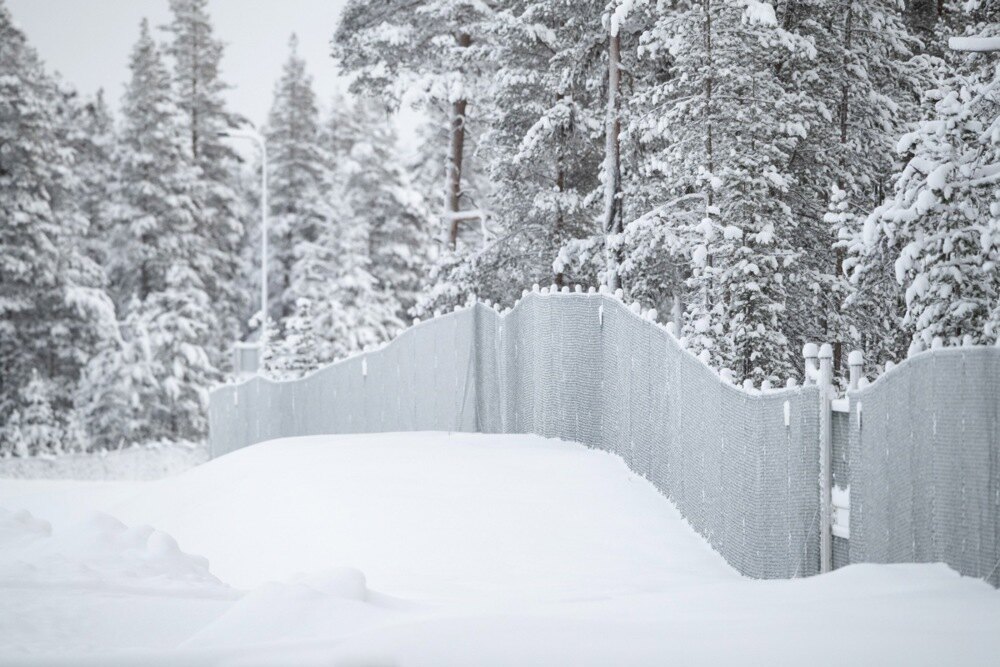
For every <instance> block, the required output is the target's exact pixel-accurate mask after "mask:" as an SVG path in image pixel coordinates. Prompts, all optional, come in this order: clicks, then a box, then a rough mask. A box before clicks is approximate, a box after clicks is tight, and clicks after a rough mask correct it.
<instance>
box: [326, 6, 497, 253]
mask: <svg viewBox="0 0 1000 667" xmlns="http://www.w3.org/2000/svg"><path fill="white" fill-rule="evenodd" d="M492 4H493V3H491V2H469V1H468V0H431V1H430V2H421V3H413V2H409V1H407V0H390V1H389V2H382V3H371V2H366V1H365V0H351V2H349V3H348V4H347V5H346V6H345V8H344V12H343V14H342V15H341V20H340V24H339V25H338V27H337V32H336V34H335V35H334V39H333V50H334V58H335V59H336V60H337V61H338V62H339V63H340V66H341V70H342V71H343V72H344V73H345V74H347V75H349V76H351V77H352V78H353V81H352V91H353V92H356V93H361V94H366V95H368V96H372V97H376V98H378V99H381V100H382V101H383V102H384V103H385V104H386V106H387V107H389V108H390V109H395V108H397V107H398V105H399V103H400V101H401V99H402V97H403V94H404V93H406V92H407V91H413V90H422V91H424V95H423V104H424V106H425V108H430V109H431V110H432V112H434V111H437V112H438V113H440V112H441V111H443V109H442V108H443V107H447V112H446V113H447V118H448V120H447V133H446V134H445V136H444V141H443V142H442V143H441V144H440V145H439V146H438V147H437V150H435V151H434V154H435V155H436V156H440V158H441V159H440V160H439V161H440V162H442V163H444V165H445V173H444V176H445V178H444V186H445V187H444V189H443V193H442V195H443V196H442V197H441V200H442V203H443V211H442V220H441V222H442V225H443V227H444V230H443V231H444V239H443V241H444V244H445V245H446V246H447V247H448V248H450V249H452V250H455V249H457V246H458V241H459V237H460V235H461V230H462V226H463V223H466V224H468V223H469V222H471V221H476V220H478V219H479V217H480V216H479V215H470V213H468V211H469V209H470V208H472V207H473V204H472V202H473V201H475V199H476V197H477V195H478V194H479V193H476V192H473V191H471V190H470V188H469V186H470V185H471V184H472V182H473V181H472V180H471V179H470V178H469V174H470V172H471V171H473V168H472V165H470V164H469V156H470V155H472V154H473V151H470V150H467V144H469V143H471V142H470V138H471V137H470V130H471V129H472V127H473V125H474V123H473V122H472V121H474V120H475V116H474V115H473V114H474V110H475V107H476V105H477V104H478V102H479V98H478V93H477V88H478V85H479V83H480V81H481V80H482V79H483V78H484V75H485V74H487V72H486V71H484V70H485V69H486V64H485V63H483V62H482V61H481V60H477V59H475V56H474V54H473V49H472V48H470V47H472V46H473V45H474V44H476V43H477V41H478V40H481V39H483V38H484V37H485V36H484V35H483V34H481V33H480V32H478V30H477V28H478V27H479V25H480V21H481V20H482V18H483V17H484V16H486V15H488V14H489V13H490V12H491V5H492ZM417 84H419V85H417Z"/></svg>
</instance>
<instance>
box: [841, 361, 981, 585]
mask: <svg viewBox="0 0 1000 667" xmlns="http://www.w3.org/2000/svg"><path fill="white" fill-rule="evenodd" d="M848 396H849V403H850V410H849V413H848V417H849V433H848V438H849V466H850V475H851V500H850V503H851V508H850V526H851V536H850V560H851V562H855V563H859V562H878V563H892V562H939V561H940V562H945V563H948V564H949V565H950V566H952V567H954V568H955V569H956V570H958V571H959V572H961V573H962V574H965V575H969V576H974V577H980V578H985V579H987V580H988V581H990V583H992V584H993V585H994V586H1000V426H998V418H1000V415H998V411H1000V348H988V347H972V348H953V349H936V350H932V351H929V352H924V353H922V354H919V355H917V356H915V357H913V358H911V359H909V360H907V361H906V362H904V363H903V364H901V365H900V366H898V367H896V368H894V369H893V370H891V371H889V372H888V373H886V374H885V375H883V376H882V377H881V378H879V379H878V380H877V381H876V382H874V383H873V384H871V385H869V386H867V387H865V388H862V389H859V390H857V391H853V392H849V394H848Z"/></svg>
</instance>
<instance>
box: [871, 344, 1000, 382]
mask: <svg viewBox="0 0 1000 667" xmlns="http://www.w3.org/2000/svg"><path fill="white" fill-rule="evenodd" d="M973 350H984V351H986V352H985V354H996V355H1000V338H997V342H996V344H994V345H977V344H976V343H975V341H974V340H973V339H972V336H969V335H966V336H963V337H962V340H960V341H951V345H948V342H947V341H945V340H944V339H942V338H940V337H936V338H934V339H933V340H932V341H931V347H930V349H927V348H926V347H925V346H924V345H923V343H920V342H915V343H913V344H911V345H910V347H909V349H908V350H907V353H906V359H904V360H903V361H901V362H899V363H896V362H895V361H887V362H886V364H885V368H884V369H883V370H882V372H881V373H879V374H878V375H877V376H876V377H875V378H873V379H871V380H868V379H867V378H865V379H862V381H861V383H860V384H859V387H858V389H857V390H854V391H860V390H861V389H866V388H868V387H872V386H875V385H876V384H879V383H881V382H882V381H883V380H884V379H885V378H886V377H888V376H892V375H896V374H897V373H899V372H901V371H900V369H902V368H906V367H908V366H910V365H911V364H912V363H922V360H924V359H928V358H933V357H936V356H944V357H961V356H963V355H965V354H967V353H968V352H970V351H973ZM851 354H853V352H852V353H851Z"/></svg>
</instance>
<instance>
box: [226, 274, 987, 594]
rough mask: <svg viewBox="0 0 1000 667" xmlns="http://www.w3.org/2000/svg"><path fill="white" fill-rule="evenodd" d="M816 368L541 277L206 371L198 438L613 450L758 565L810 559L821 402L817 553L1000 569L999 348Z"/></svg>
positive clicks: (694, 520) (802, 568) (744, 568)
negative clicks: (396, 323) (754, 357)
mask: <svg viewBox="0 0 1000 667" xmlns="http://www.w3.org/2000/svg"><path fill="white" fill-rule="evenodd" d="M813 348H815V346H807V366H811V367H812V368H813V373H812V374H809V373H807V375H809V376H810V378H818V377H819V375H818V374H817V373H816V372H815V369H816V368H819V367H822V366H823V363H826V364H827V365H829V362H830V358H829V357H830V356H831V355H829V354H824V353H823V350H822V349H820V350H819V356H820V357H823V358H822V359H819V364H818V365H817V359H816V356H817V350H816V349H813ZM856 361H857V363H856V366H857V368H856V370H857V371H858V373H857V375H860V364H861V360H860V358H858V359H857V360H856ZM852 363H853V362H852ZM824 378H825V376H824ZM855 380H857V378H855ZM821 384H822V385H823V386H817V385H816V384H807V385H805V386H802V387H793V388H789V389H781V390H766V391H757V390H754V389H750V390H747V389H743V388H738V387H735V386H733V385H732V384H730V383H729V382H727V381H725V380H724V379H722V378H721V377H720V374H719V373H717V372H716V371H714V370H712V369H711V368H709V367H708V366H706V365H705V364H704V363H702V362H701V361H700V360H698V359H697V358H696V357H695V356H694V355H692V354H691V353H690V352H688V351H687V350H685V349H683V347H682V344H681V343H680V342H679V341H678V340H677V339H676V338H674V337H673V336H672V335H670V334H669V333H667V331H666V329H665V328H664V327H662V326H659V325H657V324H654V323H652V322H650V321H648V320H646V319H644V318H643V317H641V316H640V315H639V314H637V313H636V312H633V310H632V309H629V308H627V307H626V306H625V305H623V304H622V303H621V302H620V301H618V300H617V299H615V298H612V297H610V296H607V295H601V294H582V293H577V294H555V293H545V291H542V292H541V293H539V292H535V293H531V294H528V295H527V296H526V297H525V298H523V299H522V300H521V301H520V302H519V303H518V305H517V306H516V307H515V308H514V309H513V310H511V311H509V312H507V313H506V314H504V315H500V314H498V313H497V312H495V311H494V310H493V309H490V308H488V307H487V306H485V305H483V304H476V305H475V306H474V307H472V308H468V309H465V310H462V311H459V312H456V313H452V314H449V315H446V316H444V317H439V318H435V319H434V320H431V321H429V322H425V323H421V324H419V325H417V326H414V327H411V328H410V329H408V330H407V331H405V332H404V333H403V334H401V335H400V336H399V337H398V338H397V339H396V340H394V341H393V342H392V343H390V344H389V345H387V346H385V347H384V348H382V349H380V350H377V351H374V352H370V353H366V354H363V355H358V356H356V357H352V358H350V359H347V360H345V361H341V362H338V363H336V364H333V365H331V366H328V367H326V368H323V369H320V370H318V371H316V372H315V373H313V374H311V375H309V376H307V377H305V378H303V379H301V380H297V381H292V382H271V381H269V380H266V379H262V378H259V377H258V378H254V379H252V380H250V381H248V382H244V383H242V384H239V385H235V386H226V387H223V388H220V389H218V390H216V391H215V392H213V394H212V400H211V408H210V431H211V448H212V454H213V456H219V455H221V454H224V453H226V452H229V451H232V450H233V449H237V448H239V447H243V446H246V445H249V444H253V443H255V442H261V441H263V440H268V439H272V438H278V437H288V436H296V435H311V434H320V433H350V432H373V431H410V430H445V431H453V430H462V431H481V432H490V433H537V434H539V435H543V436H548V437H558V438H563V439H567V440H574V441H578V442H582V443H584V444H587V445H589V446H591V447H596V448H600V449H604V450H607V451H609V452H613V453H615V454H618V455H619V456H621V457H622V458H623V459H624V461H625V462H626V463H627V464H628V466H629V467H630V468H631V469H632V470H633V471H635V472H636V473H637V474H640V475H642V476H644V477H646V478H647V479H649V480H650V481H651V482H652V483H653V484H654V485H655V486H656V488H657V489H659V490H660V491H661V492H662V493H663V494H665V495H666V496H668V497H669V498H671V499H672V500H673V501H674V503H675V504H676V505H677V507H678V509H679V510H680V511H681V513H682V514H683V515H684V516H685V517H686V518H687V519H688V521H689V522H690V523H691V525H692V526H693V527H694V528H695V529H696V530H697V531H698V532H699V533H701V534H702V535H703V536H705V538H706V539H707V540H708V541H709V543H710V544H711V545H712V546H713V547H714V548H715V549H717V550H718V551H719V552H720V553H721V554H722V555H723V556H724V557H725V558H726V560H727V561H728V562H730V563H731V564H732V565H733V566H734V567H735V568H736V569H738V570H739V571H740V572H742V573H743V574H746V575H750V576H754V577H762V578H773V577H795V576H804V575H808V574H813V573H816V572H817V571H819V570H820V568H821V558H820V549H821V536H822V532H823V530H824V524H826V523H828V522H827V521H826V520H825V518H824V516H823V509H822V508H823V506H824V505H825V503H824V501H823V497H824V496H825V494H824V493H823V492H822V490H821V489H820V481H821V480H820V477H821V475H820V458H821V456H820V451H821V447H823V446H824V445H823V442H825V440H824V438H823V433H822V426H821V425H822V423H823V422H824V421H825V420H829V423H830V445H829V447H830V457H831V464H832V465H831V470H830V482H831V483H832V485H833V487H834V491H833V494H832V495H833V500H832V505H833V506H834V507H832V508H830V509H831V511H835V512H836V522H835V526H836V527H835V529H834V532H835V536H834V537H833V538H832V560H833V565H834V566H842V565H845V564H847V563H849V562H852V563H857V562H870V561H876V562H898V561H945V562H947V563H949V564H950V565H952V566H953V567H955V568H956V569H958V570H959V571H960V572H962V573H963V574H969V575H973V576H979V577H985V578H988V579H990V581H991V582H992V583H994V584H996V585H1000V433H998V425H997V420H998V405H1000V348H961V349H955V350H934V351H932V352H927V353H924V354H920V355H917V356H916V357H914V358H912V359H910V360H908V361H907V362H905V363H903V364H902V365H900V366H899V367H897V368H896V369H894V370H892V371H890V372H889V373H887V374H886V375H884V376H883V377H882V378H881V379H879V380H878V381H876V382H875V383H873V384H871V385H869V386H867V387H864V388H861V389H854V390H852V391H850V392H849V393H848V397H847V399H840V400H837V401H834V402H833V405H832V406H831V404H830V401H829V400H826V401H821V400H820V398H821V394H822V392H823V391H826V390H827V389H826V388H827V387H828V386H829V384H828V379H823V383H821ZM853 386H855V387H856V386H858V384H857V382H856V381H855V382H854V385H853ZM848 499H849V500H848ZM838 503H840V504H839V505H838ZM834 508H835V509H834ZM847 514H849V519H850V521H849V527H848V526H847V525H846V523H845V522H843V516H844V515H847ZM848 530H849V533H848ZM828 534H829V533H828Z"/></svg>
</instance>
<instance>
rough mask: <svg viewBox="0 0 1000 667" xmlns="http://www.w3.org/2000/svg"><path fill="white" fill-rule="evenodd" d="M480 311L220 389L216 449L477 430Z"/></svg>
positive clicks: (213, 415)
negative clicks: (287, 374)
mask: <svg viewBox="0 0 1000 667" xmlns="http://www.w3.org/2000/svg"><path fill="white" fill-rule="evenodd" d="M475 317H476V315H475V313H474V312H473V311H472V310H465V311H460V312H456V313H451V314H449V315H446V316H444V317H439V318H435V319H434V320H431V321H429V322H425V323H422V324H420V325H418V326H415V327H411V328H410V329H408V330H406V331H405V332H403V334H402V335H400V336H399V337H398V338H397V339H396V340H394V341H393V342H392V343H390V344H389V345H387V346H386V347H384V348H382V349H380V350H376V351H374V352H369V353H366V354H361V355H357V356H354V357H351V358H349V359H345V360H343V361H339V362H337V363H335V364H331V365H329V366H326V367H324V368H320V369H319V370H317V371H315V372H314V373H310V374H309V375H307V376H306V377H304V378H301V379H298V380H293V381H286V382H274V381H272V380H269V379H266V378H263V377H255V378H253V379H251V380H248V381H246V382H242V383H240V384H237V385H225V386H223V387H220V388H218V389H216V390H215V391H213V392H212V395H211V400H210V404H209V445H210V449H211V454H212V456H213V457H216V456H221V455H223V454H226V453H228V452H231V451H233V450H235V449H239V448H241V447H246V446H247V445H251V444H254V443H256V442H263V441H265V440H271V439H274V438H283V437H291V436H299V435H318V434H322V433H369V432H378V431H413V430H443V431H474V430H476V401H477V398H476V386H475V384H476V383H475V362H476V348H475V333H476V325H475V321H476V320H475Z"/></svg>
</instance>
